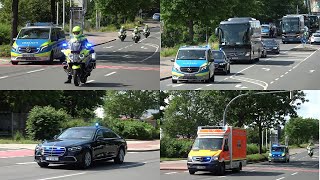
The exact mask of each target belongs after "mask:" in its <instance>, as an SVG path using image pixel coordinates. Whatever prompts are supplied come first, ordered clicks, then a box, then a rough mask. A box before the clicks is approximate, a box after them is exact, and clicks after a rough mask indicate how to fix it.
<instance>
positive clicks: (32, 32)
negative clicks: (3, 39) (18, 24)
mask: <svg viewBox="0 0 320 180" xmlns="http://www.w3.org/2000/svg"><path fill="white" fill-rule="evenodd" d="M49 32H50V29H49V28H27V29H22V30H21V31H20V33H19V36H18V39H48V38H49Z"/></svg>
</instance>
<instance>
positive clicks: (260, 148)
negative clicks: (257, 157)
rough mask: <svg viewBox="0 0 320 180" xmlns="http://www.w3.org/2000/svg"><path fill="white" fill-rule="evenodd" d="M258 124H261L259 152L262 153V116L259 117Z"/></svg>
mask: <svg viewBox="0 0 320 180" xmlns="http://www.w3.org/2000/svg"><path fill="white" fill-rule="evenodd" d="M258 118H259V119H258V122H259V123H258V126H259V154H262V126H261V120H260V117H258Z"/></svg>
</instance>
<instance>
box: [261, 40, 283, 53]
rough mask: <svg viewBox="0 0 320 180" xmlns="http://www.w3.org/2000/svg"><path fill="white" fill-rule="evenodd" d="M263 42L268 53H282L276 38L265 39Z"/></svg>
mask: <svg viewBox="0 0 320 180" xmlns="http://www.w3.org/2000/svg"><path fill="white" fill-rule="evenodd" d="M262 43H263V46H264V48H265V49H266V50H267V53H275V54H279V53H280V45H279V43H278V42H277V41H276V40H275V39H263V40H262Z"/></svg>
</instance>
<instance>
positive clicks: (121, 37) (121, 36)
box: [118, 26, 127, 42]
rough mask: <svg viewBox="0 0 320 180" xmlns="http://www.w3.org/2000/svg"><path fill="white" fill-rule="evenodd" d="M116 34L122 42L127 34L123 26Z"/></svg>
mask: <svg viewBox="0 0 320 180" xmlns="http://www.w3.org/2000/svg"><path fill="white" fill-rule="evenodd" d="M118 33H119V36H118V37H119V39H120V40H121V41H122V42H123V41H124V40H125V39H126V37H127V32H126V30H125V29H124V26H121V29H120V31H119V32H118Z"/></svg>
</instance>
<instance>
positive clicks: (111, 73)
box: [104, 71, 117, 77]
mask: <svg viewBox="0 0 320 180" xmlns="http://www.w3.org/2000/svg"><path fill="white" fill-rule="evenodd" d="M115 73H117V72H115V71H114V72H111V73H109V74H106V75H104V76H106V77H107V76H111V75H112V74H115Z"/></svg>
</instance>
